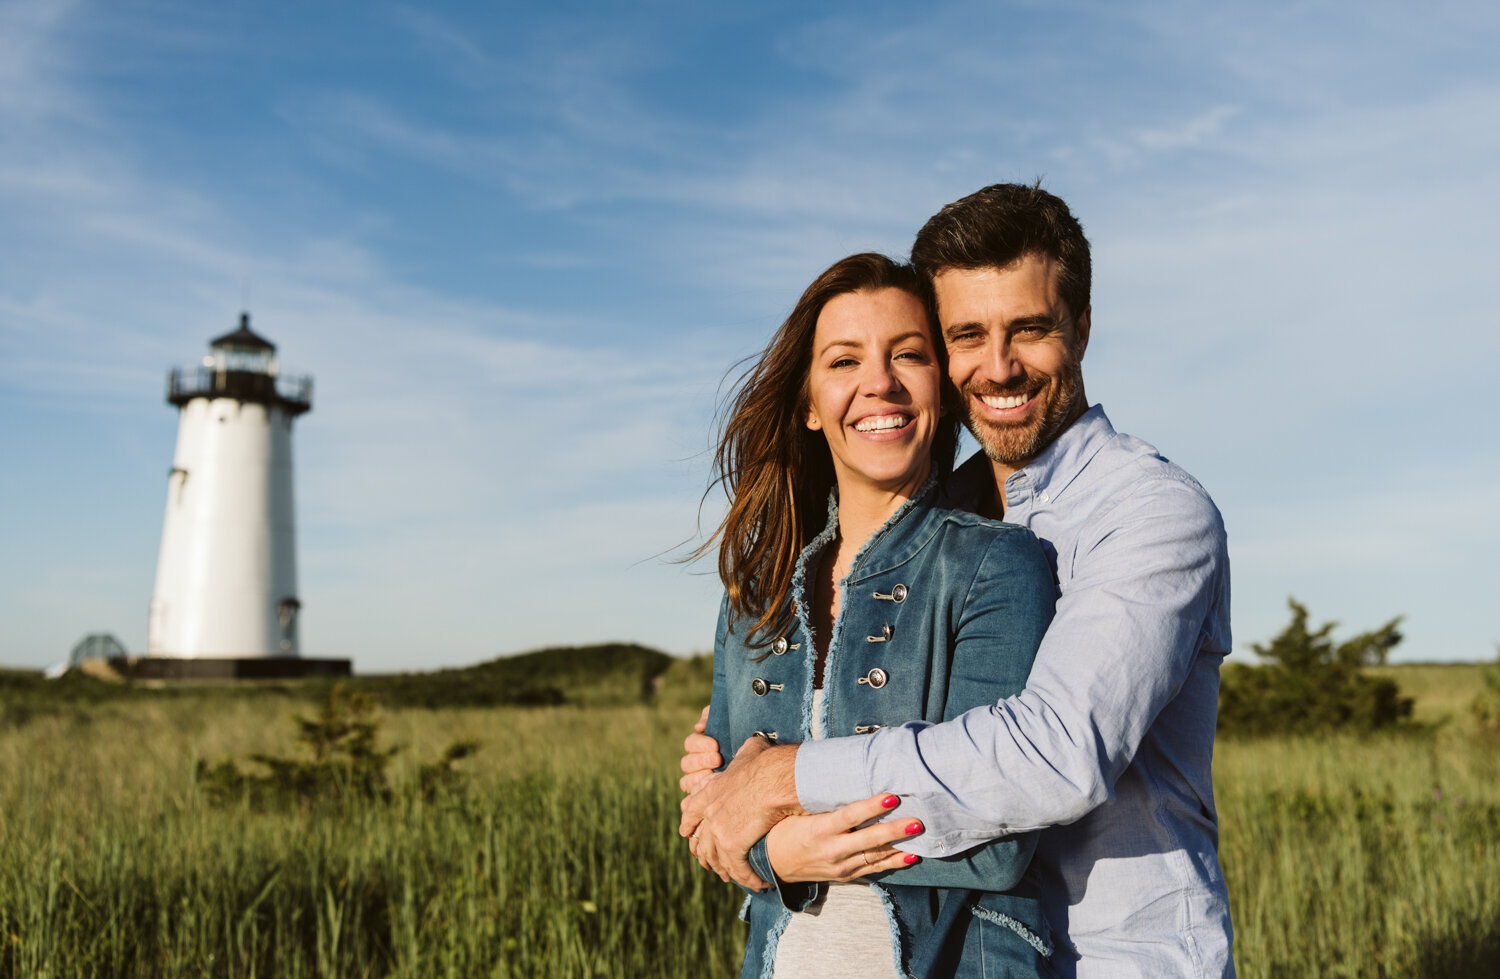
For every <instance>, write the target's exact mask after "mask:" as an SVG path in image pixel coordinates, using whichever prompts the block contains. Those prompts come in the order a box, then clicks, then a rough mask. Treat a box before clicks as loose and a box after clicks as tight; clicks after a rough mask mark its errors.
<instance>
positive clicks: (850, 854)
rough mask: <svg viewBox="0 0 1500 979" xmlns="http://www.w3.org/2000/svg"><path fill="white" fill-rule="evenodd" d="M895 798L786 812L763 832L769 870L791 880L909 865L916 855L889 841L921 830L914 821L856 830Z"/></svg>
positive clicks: (897, 801)
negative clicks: (828, 809) (813, 812)
mask: <svg viewBox="0 0 1500 979" xmlns="http://www.w3.org/2000/svg"><path fill="white" fill-rule="evenodd" d="M900 802H901V800H900V799H899V798H897V797H896V796H894V795H889V794H887V795H877V796H872V797H870V798H868V799H865V800H864V801H862V802H854V803H850V804H849V805H847V806H845V807H844V808H842V809H835V810H834V811H833V812H824V813H818V814H816V815H812V816H788V817H787V818H786V819H783V820H782V821H781V822H779V823H777V824H776V825H775V826H773V827H772V828H771V832H770V833H768V834H767V835H766V854H767V855H768V856H769V857H770V858H771V869H773V870H775V871H776V876H777V877H779V878H781V879H782V880H784V881H787V882H794V881H802V880H836V881H848V880H855V879H857V878H860V877H864V876H866V875H867V874H878V873H880V872H882V871H886V870H900V869H901V868H902V867H910V866H911V865H912V864H914V863H916V862H917V861H918V860H919V859H921V858H920V857H918V856H916V855H915V854H911V853H902V852H901V851H900V850H897V849H895V848H894V847H892V846H891V844H892V843H894V842H895V841H896V840H904V839H906V838H907V837H910V836H916V835H917V834H918V833H920V832H922V823H921V822H920V821H919V820H916V819H898V820H895V821H894V822H890V823H875V824H873V825H870V826H865V827H864V828H863V829H858V828H856V827H859V826H861V825H862V824H864V823H867V822H869V821H870V820H872V819H874V818H876V817H877V816H883V815H885V814H886V813H888V812H890V811H891V810H892V809H894V808H895V807H896V806H897V805H898V804H900Z"/></svg>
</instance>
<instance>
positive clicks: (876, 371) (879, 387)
mask: <svg viewBox="0 0 1500 979" xmlns="http://www.w3.org/2000/svg"><path fill="white" fill-rule="evenodd" d="M900 390H901V379H900V378H899V377H897V376H896V372H895V370H894V369H892V367H891V365H890V364H887V363H876V364H871V365H870V371H869V374H867V375H866V377H865V393H866V394H870V395H874V396H877V397H879V396H884V395H890V394H894V393H895V392H897V391H900Z"/></svg>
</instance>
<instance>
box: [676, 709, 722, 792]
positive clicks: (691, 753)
mask: <svg viewBox="0 0 1500 979" xmlns="http://www.w3.org/2000/svg"><path fill="white" fill-rule="evenodd" d="M706 730H708V708H707V707H705V708H703V713H702V715H700V716H699V718H698V723H697V724H694V725H693V733H692V734H689V735H688V736H687V737H686V738H684V739H683V741H682V752H683V754H682V771H683V773H684V774H683V776H682V778H680V779H679V780H678V781H677V784H678V785H680V786H682V791H684V792H687V793H690V794H691V793H693V792H696V791H697V790H698V787H699V786H700V785H702V784H703V783H704V782H706V781H708V780H709V779H711V778H713V775H714V769H715V768H718V767H719V766H720V765H722V764H724V756H723V755H721V754H719V742H717V741H715V740H714V739H713V738H711V737H709V736H708V735H706V734H704V733H703V732H704V731H706Z"/></svg>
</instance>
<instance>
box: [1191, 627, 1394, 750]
mask: <svg viewBox="0 0 1500 979" xmlns="http://www.w3.org/2000/svg"><path fill="white" fill-rule="evenodd" d="M1288 604H1289V605H1290V606H1291V609H1292V621H1291V623H1290V624H1288V625H1287V627H1286V628H1285V629H1284V630H1282V632H1281V634H1280V635H1278V636H1276V638H1274V639H1272V640H1271V641H1270V643H1268V644H1266V645H1261V644H1259V643H1257V644H1255V645H1253V646H1252V647H1251V648H1253V649H1254V650H1255V652H1256V655H1258V656H1260V657H1261V659H1263V660H1265V661H1266V662H1264V663H1263V664H1262V665H1258V666H1245V665H1242V664H1229V665H1227V666H1225V668H1224V673H1223V677H1222V680H1221V682H1220V685H1219V730H1220V731H1223V732H1226V733H1231V734H1246V735H1264V734H1309V733H1316V732H1321V731H1331V730H1348V731H1354V732H1370V731H1376V730H1379V729H1382V728H1389V727H1393V726H1395V725H1399V724H1402V723H1405V722H1408V721H1409V720H1410V718H1411V711H1412V699H1411V698H1410V697H1403V696H1401V690H1400V688H1399V687H1398V686H1397V685H1396V681H1394V680H1392V679H1390V678H1388V677H1372V676H1368V675H1366V674H1365V672H1364V669H1363V668H1364V667H1366V666H1377V665H1383V664H1384V663H1385V660H1386V656H1387V655H1388V654H1389V652H1390V651H1391V649H1393V648H1394V647H1395V646H1396V645H1397V644H1398V643H1400V642H1401V633H1400V632H1398V631H1397V630H1396V627H1397V626H1398V625H1399V624H1400V623H1401V618H1400V617H1399V616H1398V617H1397V618H1394V619H1392V620H1391V621H1389V622H1387V623H1386V624H1385V625H1383V626H1381V627H1380V628H1379V629H1375V630H1373V631H1370V632H1364V633H1361V634H1359V635H1357V636H1355V637H1354V638H1353V639H1350V640H1349V641H1347V642H1344V643H1340V644H1338V645H1334V642H1333V640H1332V639H1331V638H1329V634H1330V633H1331V632H1332V631H1333V629H1334V626H1335V625H1336V623H1333V622H1328V623H1325V624H1324V625H1323V626H1321V627H1320V628H1318V629H1316V630H1310V629H1309V628H1308V623H1307V609H1306V607H1304V606H1303V605H1301V604H1300V603H1299V602H1298V601H1297V600H1296V599H1288Z"/></svg>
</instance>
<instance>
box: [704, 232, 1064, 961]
mask: <svg viewBox="0 0 1500 979" xmlns="http://www.w3.org/2000/svg"><path fill="white" fill-rule="evenodd" d="M921 296H922V293H921V290H920V286H919V283H918V280H917V278H916V276H915V274H914V272H913V270H912V269H911V268H909V267H907V266H904V265H898V264H896V263H895V262H892V261H891V260H890V259H887V258H885V257H884V256H881V255H872V254H863V255H854V256H851V257H850V258H846V259H844V260H842V261H840V262H837V263H835V264H834V265H833V266H832V267H831V268H829V269H828V271H826V272H824V273H823V274H822V275H821V276H819V277H818V278H817V279H816V280H815V281H814V282H813V284H812V285H811V286H809V287H808V289H807V291H806V292H804V293H803V295H802V298H801V300H799V301H798V303H797V306H796V308H795V309H794V310H793V311H792V314H791V316H789V317H788V318H787V320H786V322H785V323H784V324H782V327H781V329H780V330H779V331H778V332H777V334H776V335H775V336H774V337H773V338H772V340H771V343H770V345H769V346H768V347H767V348H766V351H765V353H764V354H763V355H762V357H761V359H760V361H759V363H757V364H756V366H755V367H753V368H752V369H751V370H750V371H749V372H748V374H747V375H746V377H745V378H744V380H743V381H742V383H741V386H740V388H739V391H738V393H737V395H736V397H735V399H734V401H733V402H732V404H731V405H730V410H729V412H728V417H727V421H726V424H725V427H724V434H723V437H722V440H721V442H720V445H719V450H718V455H717V457H716V464H717V466H718V470H719V478H720V480H721V481H722V483H723V484H724V487H725V489H726V490H727V493H728V496H729V500H730V507H729V512H728V515H727V516H726V518H725V520H724V522H723V523H722V524H721V525H720V527H719V529H718V531H717V533H716V534H715V537H714V538H713V539H711V541H710V544H712V542H713V540H718V541H721V544H722V546H721V548H720V552H719V572H720V577H721V578H722V579H723V581H724V586H725V597H724V602H723V607H722V609H721V613H720V618H719V626H718V633H717V636H716V640H715V645H714V691H713V699H712V707H711V710H710V713H709V718H708V734H709V735H711V736H712V737H713V738H714V739H715V740H716V741H717V742H718V743H719V744H720V745H723V746H725V749H726V750H725V752H724V754H725V755H726V756H729V757H732V756H733V752H732V751H730V750H728V749H729V748H731V747H732V746H734V745H739V744H741V743H742V742H743V743H744V744H745V745H746V746H752V745H756V744H764V743H766V742H778V743H781V744H790V743H800V742H803V741H806V740H809V739H818V738H824V737H831V736H834V735H843V734H851V733H852V734H864V733H868V732H871V731H874V730H876V729H878V728H880V727H882V726H885V725H891V724H901V723H903V722H906V721H910V720H932V721H939V720H944V719H948V718H951V717H956V716H957V715H958V714H959V713H962V712H963V711H964V710H966V709H968V708H971V707H975V706H978V705H980V704H988V703H994V702H995V701H997V700H999V699H1001V698H1003V697H1005V696H1007V695H1008V694H1010V693H1014V692H1016V691H1018V690H1019V689H1020V688H1021V687H1022V686H1024V685H1025V681H1026V676H1027V674H1028V673H1029V671H1030V668H1031V660H1032V657H1033V656H1034V655H1035V652H1036V647H1037V644H1038V643H1039V642H1040V640H1041V635H1042V632H1043V630H1044V629H1045V628H1046V626H1047V623H1048V622H1049V621H1050V620H1051V615H1052V602H1053V590H1052V578H1051V572H1050V570H1049V568H1048V565H1047V561H1046V558H1045V557H1044V556H1043V554H1042V551H1041V547H1040V545H1039V544H1038V543H1037V540H1036V538H1035V537H1033V536H1031V534H1030V532H1028V531H1025V530H1023V529H1021V528H1020V527H1015V526H1011V525H1006V524H999V523H994V522H991V521H988V520H985V519H983V518H981V517H978V516H975V515H974V514H971V513H967V512H964V511H961V510H953V509H951V508H950V507H949V506H948V505H947V503H946V502H945V500H944V498H943V496H942V494H941V491H940V487H939V483H940V481H941V480H944V479H946V477H947V476H948V475H949V473H950V472H951V470H952V466H953V455H954V447H955V443H956V437H957V425H956V418H955V416H956V414H957V413H956V412H950V411H947V410H946V409H945V406H944V403H943V402H944V392H945V391H946V390H947V385H946V383H945V381H944V373H945V370H946V364H945V361H944V351H943V348H942V345H941V344H939V343H937V341H936V336H935V334H934V330H933V326H932V323H931V321H930V319H929V317H928V313H927V307H926V305H925V303H924V302H923V300H922V298H921ZM818 528H821V531H819V530H818ZM707 546H709V545H705V547H707ZM861 637H862V638H861ZM898 805H899V800H898V799H897V798H896V797H895V796H892V795H885V794H881V795H877V796H874V797H872V798H870V799H866V800H863V801H861V802H857V803H854V804H853V805H850V806H846V807H844V808H843V809H840V810H838V811H836V812H833V813H827V814H822V815H798V816H791V817H789V818H787V819H784V820H782V821H781V822H780V823H778V824H777V825H776V826H775V828H774V829H772V830H771V831H770V833H768V834H767V835H766V836H765V837H764V838H763V839H762V840H760V841H759V842H758V843H757V844H756V846H755V848H754V849H753V850H752V851H751V855H750V858H751V862H752V865H753V866H754V867H755V870H756V873H758V874H759V875H760V877H761V879H762V881H763V882H764V883H766V884H767V885H769V886H767V887H764V888H763V889H761V890H758V891H756V892H754V893H752V895H751V898H750V901H749V903H748V906H747V909H746V920H748V921H749V924H750V936H749V939H748V941H747V943H746V951H745V960H744V964H743V967H742V970H741V976H742V977H744V979H750V977H759V979H766V977H784V976H803V975H816V976H824V977H838V976H859V977H860V979H870V977H894V976H905V975H921V976H932V977H939V976H981V975H986V974H989V975H994V974H997V973H995V972H994V971H993V970H994V969H996V968H999V969H1004V970H1008V971H1005V972H1004V974H1005V975H1017V976H1024V975H1034V974H1040V973H1041V972H1042V971H1043V970H1044V968H1045V964H1046V963H1045V959H1046V958H1047V957H1048V956H1049V955H1050V954H1051V949H1050V942H1049V939H1048V930H1047V925H1046V922H1045V920H1044V919H1043V917H1042V914H1041V910H1040V904H1039V901H1038V900H1037V895H1036V891H1035V884H1034V883H1033V881H1032V880H1031V878H1030V876H1029V866H1030V862H1031V854H1032V850H1033V848H1034V846H1035V837H1034V835H1020V836H1014V837H1008V838H1005V839H1002V840H997V841H995V842H993V843H990V844H988V845H986V846H983V847H979V848H976V849H974V850H970V851H968V852H966V853H963V854H959V855H955V856H953V857H951V858H945V859H934V860H926V861H922V860H919V858H918V857H916V856H915V855H913V854H909V853H905V852H903V851H902V850H900V849H898V848H897V847H896V846H894V845H893V844H895V843H897V842H899V841H901V840H903V839H906V838H908V837H911V836H914V835H916V834H919V833H921V832H923V826H922V823H921V822H920V821H919V820H913V819H895V820H892V819H891V817H892V816H893V815H895V814H894V813H893V812H892V810H893V809H895V808H896V807H897V806H898ZM711 845H712V844H711V843H710V842H709V841H708V840H704V841H701V842H700V840H699V838H698V836H697V834H696V833H695V834H693V835H692V837H691V838H690V840H689V847H690V850H691V851H692V852H693V855H694V856H695V857H697V858H698V860H699V862H700V863H702V864H704V866H708V865H709V861H708V858H709V855H710V854H709V851H708V850H707V849H704V848H707V847H710V846H711ZM700 851H701V852H700ZM986 969H989V970H991V971H989V972H986V971H985V970H986Z"/></svg>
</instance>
